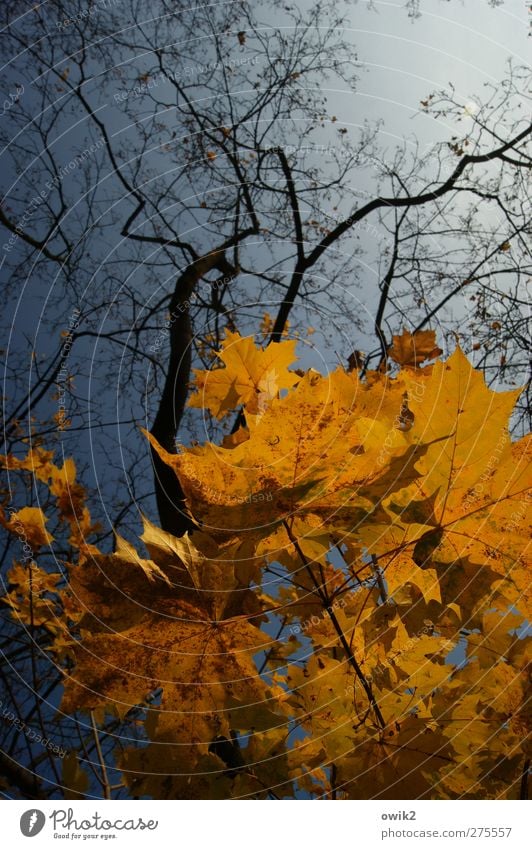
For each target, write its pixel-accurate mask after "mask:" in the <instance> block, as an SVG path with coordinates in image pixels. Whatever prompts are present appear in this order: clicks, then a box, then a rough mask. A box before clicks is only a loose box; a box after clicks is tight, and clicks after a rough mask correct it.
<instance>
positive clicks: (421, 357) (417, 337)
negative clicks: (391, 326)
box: [388, 330, 442, 368]
mask: <svg viewBox="0 0 532 849" xmlns="http://www.w3.org/2000/svg"><path fill="white" fill-rule="evenodd" d="M441 353H442V351H441V348H438V346H437V345H436V334H435V332H434V330H418V331H416V332H415V333H410V331H409V330H403V332H402V334H401V336H394V337H393V345H392V346H391V347H390V348H388V356H389V357H390V358H391V359H392V360H393V361H394V362H396V363H398V364H399V365H400V366H411V367H413V368H416V367H417V366H420V365H421V363H423V362H425V360H433V359H435V358H436V357H439V356H440V354H441Z"/></svg>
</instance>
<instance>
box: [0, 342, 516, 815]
mask: <svg viewBox="0 0 532 849" xmlns="http://www.w3.org/2000/svg"><path fill="white" fill-rule="evenodd" d="M440 354H441V351H440V350H439V349H438V348H437V347H436V344H435V339H434V334H433V333H430V332H425V333H421V334H418V335H416V337H412V336H411V335H410V334H407V333H405V334H403V336H402V337H395V338H394V344H393V347H392V348H391V350H390V351H389V360H388V364H389V365H388V370H386V369H384V368H383V369H381V370H380V371H378V372H368V373H367V374H366V375H365V376H364V377H363V378H359V377H358V376H357V373H356V371H346V370H344V369H343V368H341V367H339V368H337V369H336V370H335V371H333V372H331V373H330V374H327V375H322V374H319V373H318V372H317V371H314V370H313V369H309V370H307V371H306V372H303V371H302V370H300V369H297V368H296V366H295V361H296V351H295V343H294V342H292V341H281V342H279V343H271V344H270V345H268V346H267V347H265V348H264V349H262V348H260V347H258V346H256V345H255V344H254V342H253V340H252V339H251V338H242V337H240V336H239V335H238V334H237V333H227V336H226V339H225V342H224V345H223V349H222V350H221V351H220V353H219V355H218V358H217V364H216V367H215V368H213V369H212V370H210V371H207V372H203V371H197V372H196V373H195V387H194V392H193V394H192V395H191V398H190V405H191V406H194V407H201V408H203V409H204V410H205V411H206V413H205V414H206V416H208V414H209V413H210V414H212V416H213V417H214V418H215V419H217V420H220V421H226V422H227V423H228V430H230V425H231V423H232V421H234V417H235V413H236V412H238V411H239V410H241V411H242V413H243V416H241V420H242V421H243V422H244V423H243V424H242V425H241V426H240V427H239V429H238V430H237V431H236V432H235V433H233V434H231V435H227V436H225V437H224V439H223V442H222V444H220V445H217V444H213V443H212V442H206V443H205V444H203V445H194V446H192V447H182V448H181V449H180V450H179V452H178V453H177V454H169V453H167V452H166V451H165V450H164V449H162V448H161V447H160V446H158V445H157V444H156V443H155V441H154V440H153V437H148V438H150V439H151V441H152V444H153V445H154V447H155V449H156V450H157V451H158V452H159V454H160V456H161V458H162V459H163V460H164V461H165V462H166V463H167V464H169V465H170V466H171V467H172V469H173V470H174V471H175V474H176V475H177V476H178V478H179V481H180V483H181V487H182V488H183V490H184V493H185V495H186V499H187V509H188V511H189V512H190V515H191V516H192V517H193V519H194V522H195V524H196V530H194V531H193V532H192V533H190V534H186V535H185V536H183V537H180V538H177V537H173V536H171V535H170V534H168V533H166V532H164V531H163V530H161V529H160V528H158V527H157V526H156V525H155V524H153V523H152V522H151V521H150V520H149V519H148V518H146V517H145V518H144V520H143V521H144V530H143V533H142V536H141V537H140V539H139V540H138V541H137V542H136V543H135V544H132V543H130V542H128V541H126V540H125V539H123V538H121V537H120V536H117V538H116V543H115V547H114V551H113V552H112V553H104V552H101V551H99V550H98V549H97V548H96V546H95V545H94V544H92V543H91V534H92V533H93V531H94V527H93V525H92V523H91V517H90V514H89V509H88V506H87V504H86V503H85V496H84V491H83V489H82V488H81V486H80V485H79V484H78V483H77V482H76V478H75V467H74V464H73V461H72V460H67V461H66V462H65V464H64V465H63V466H62V467H58V466H56V465H55V464H54V462H53V457H52V455H51V454H50V453H49V452H46V451H44V450H43V449H42V448H35V449H33V450H32V451H30V452H29V453H28V455H27V457H25V458H22V459H21V458H18V459H17V458H15V457H12V456H8V457H6V458H4V465H5V466H6V467H8V468H9V470H10V474H15V473H16V474H21V475H33V476H34V477H35V478H37V480H38V481H40V482H41V483H42V484H44V485H45V486H46V487H48V488H49V490H50V493H51V494H52V495H53V497H54V499H55V503H56V519H57V522H58V527H59V528H61V527H62V528H63V529H64V530H65V531H66V533H67V534H68V537H69V545H70V550H71V552H72V556H71V557H70V558H69V559H63V560H62V561H61V562H60V570H59V571H58V570H57V567H55V569H52V567H50V566H49V565H47V564H48V563H49V561H46V560H45V559H44V554H45V552H46V551H47V550H49V549H50V548H51V549H52V550H53V546H54V540H53V539H52V536H51V534H50V533H49V532H48V531H47V530H46V524H47V521H48V519H47V516H45V515H44V513H43V511H42V510H41V509H40V508H38V507H31V508H30V507H25V508H22V509H20V510H18V511H17V512H11V513H9V512H8V510H7V509H6V510H5V511H4V512H3V515H2V522H3V524H4V525H5V526H6V527H7V528H8V530H11V531H12V532H13V533H17V530H16V527H15V526H17V527H18V528H19V529H20V528H21V527H22V528H23V529H24V533H25V535H26V537H27V539H28V541H29V542H30V544H31V546H32V549H33V551H34V555H35V557H34V559H33V560H32V561H31V562H30V563H26V564H24V565H23V564H21V563H15V564H14V566H13V568H12V570H11V573H10V574H9V581H10V586H11V589H10V591H9V593H8V594H7V595H6V596H5V598H4V602H5V603H6V604H7V605H9V608H10V611H11V614H12V616H13V617H14V618H15V619H16V620H17V621H19V622H20V623H22V624H23V625H27V624H28V623H29V622H30V621H31V622H32V624H33V625H34V626H38V627H39V628H41V629H42V630H43V632H45V633H46V634H47V635H48V642H47V651H48V652H49V653H50V655H51V656H52V658H53V659H54V662H56V663H57V664H59V665H60V666H61V667H62V669H63V670H64V692H63V695H62V700H61V704H60V711H61V712H63V713H66V714H75V713H77V712H81V714H89V713H90V714H91V716H92V717H93V718H95V719H96V721H97V722H98V723H100V724H101V725H103V723H104V721H105V717H106V716H108V715H115V716H118V717H120V718H121V719H124V718H125V717H127V715H128V712H129V711H130V710H131V709H132V707H134V706H135V705H139V704H143V703H145V700H146V698H147V696H149V694H150V693H153V692H155V691H158V690H161V691H162V697H161V699H160V701H155V702H153V703H152V706H151V707H149V709H147V711H146V713H145V717H144V721H143V727H144V734H145V738H146V741H147V742H146V743H145V744H143V745H136V744H131V745H129V746H128V745H124V744H123V745H122V747H121V749H120V751H117V753H116V755H115V766H116V768H117V769H119V770H120V775H121V781H122V783H123V784H125V785H126V786H127V787H128V788H129V791H130V793H131V795H134V796H136V797H138V796H152V797H155V798H235V797H237V798H241V797H244V798H268V797H270V798H271V797H273V798H294V797H295V798H301V796H302V795H303V796H308V795H310V796H312V797H318V798H320V797H324V798H335V799H343V798H352V799H368V798H387V799H416V798H518V797H519V793H520V787H521V786H522V782H523V775H524V771H526V769H527V768H528V767H527V764H528V758H529V749H528V748H527V741H528V733H529V725H530V715H529V712H528V710H527V696H528V692H527V686H528V675H529V667H527V664H529V662H530V661H529V648H530V637H528V636H527V635H526V617H527V614H528V615H529V614H530V593H529V578H528V574H527V563H526V561H525V552H526V549H527V545H528V541H529V537H530V510H529V500H528V498H529V497H528V495H527V492H528V491H529V489H528V488H529V485H530V466H529V464H528V462H527V452H528V451H529V445H530V440H529V439H528V438H526V439H522V440H520V441H519V442H512V441H511V439H510V436H509V433H508V423H509V418H510V416H511V413H512V409H513V407H514V404H515V402H516V399H517V397H518V392H517V391H512V392H494V391H491V390H490V389H488V388H487V387H486V385H485V383H484V379H483V377H482V376H481V374H480V373H478V372H476V371H475V370H474V369H473V368H472V367H471V365H470V364H469V362H468V360H467V358H466V357H465V356H464V354H463V353H462V352H461V350H460V349H459V348H457V349H456V350H455V351H454V353H453V354H452V355H451V356H450V357H449V358H448V359H446V360H445V361H442V360H438V361H436V362H434V359H435V358H436V357H438V356H440ZM41 559H43V564H44V565H40V561H41ZM73 758H74V759H73V762H72V761H71V762H69V764H70V768H71V771H72V763H74V771H75V770H78V772H79V771H80V770H81V773H80V775H81V777H80V775H77V773H76V775H77V778H76V780H77V781H78V785H79V787H80V788H83V782H84V779H83V764H82V759H81V758H78V761H76V755H75V754H74V756H73ZM78 762H79V763H78ZM72 774H73V773H72ZM85 786H86V784H85Z"/></svg>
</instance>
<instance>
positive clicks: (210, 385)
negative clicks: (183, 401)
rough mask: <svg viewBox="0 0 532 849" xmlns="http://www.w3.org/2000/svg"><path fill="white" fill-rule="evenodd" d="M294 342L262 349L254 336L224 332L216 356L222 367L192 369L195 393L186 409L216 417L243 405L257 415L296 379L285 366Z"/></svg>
mask: <svg viewBox="0 0 532 849" xmlns="http://www.w3.org/2000/svg"><path fill="white" fill-rule="evenodd" d="M295 346H296V342H295V340H291V341H286V342H271V343H270V344H269V345H267V347H266V348H264V350H263V349H262V348H257V347H256V345H255V343H254V341H253V337H251V336H247V337H242V336H240V334H239V333H232V332H231V331H229V330H227V331H226V336H225V339H224V341H223V343H222V350H221V351H220V353H219V354H217V356H218V358H219V360H220V361H221V362H222V363H223V365H224V368H218V369H213V370H211V371H202V370H200V369H195V370H194V374H195V383H196V386H197V391H196V392H195V393H194V394H193V395H192V396H191V397H190V400H189V406H191V407H199V408H207V409H209V410H210V411H211V413H212V414H213V415H214V416H216V418H218V419H221V418H223V417H224V416H225V415H226V414H227V413H228V412H230V411H231V410H234V409H236V407H237V406H238V405H239V404H244V405H245V407H246V412H248V413H251V414H255V413H257V412H259V410H260V405H261V403H262V405H264V404H265V403H266V402H268V401H270V400H271V399H272V398H274V397H276V395H277V393H278V392H280V391H281V390H282V389H291V388H292V387H293V386H294V384H296V383H297V382H298V380H299V376H298V375H297V374H295V372H291V371H288V366H289V365H290V364H291V363H293V362H294V360H296V359H297V358H296V355H295Z"/></svg>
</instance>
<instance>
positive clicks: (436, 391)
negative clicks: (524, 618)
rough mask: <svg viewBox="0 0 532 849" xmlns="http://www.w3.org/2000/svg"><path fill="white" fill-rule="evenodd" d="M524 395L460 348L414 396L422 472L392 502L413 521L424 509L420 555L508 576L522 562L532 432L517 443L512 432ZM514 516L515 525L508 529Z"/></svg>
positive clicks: (527, 531) (415, 432) (424, 560)
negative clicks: (493, 379) (489, 378)
mask: <svg viewBox="0 0 532 849" xmlns="http://www.w3.org/2000/svg"><path fill="white" fill-rule="evenodd" d="M518 395H519V390H516V391H511V392H493V391H492V390H490V389H488V387H487V386H486V385H485V382H484V379H483V377H482V375H481V374H480V373H479V372H476V371H475V370H474V369H473V368H472V366H471V365H470V363H469V361H468V360H467V358H466V357H465V355H464V354H463V353H462V351H461V350H460V349H459V348H457V350H456V351H455V352H454V354H453V355H452V356H451V357H450V358H449V359H448V360H447V362H446V363H437V364H436V365H435V366H434V368H433V370H432V373H431V375H430V377H429V379H428V381H427V383H426V386H425V392H424V395H423V397H422V398H420V399H419V400H414V399H413V400H412V401H411V406H412V410H413V412H414V415H415V422H414V426H413V428H412V430H411V436H412V439H413V440H419V441H428V442H430V445H429V446H428V447H427V451H426V452H425V453H424V455H423V457H421V458H419V460H418V461H417V463H416V468H417V469H418V471H419V472H420V473H421V477H420V478H419V479H418V480H417V481H414V482H413V483H412V484H411V486H409V487H407V488H406V489H405V490H403V491H402V492H401V493H400V494H397V495H394V496H393V510H394V511H395V513H396V514H399V515H400V516H401V517H402V519H403V520H407V521H409V520H411V519H412V510H415V511H417V514H416V515H417V516H418V517H419V518H418V521H420V519H421V517H422V515H423V510H424V509H425V511H426V512H425V519H424V521H425V523H426V526H427V527H426V535H425V539H426V542H427V545H425V547H424V549H423V551H422V552H421V551H420V556H418V558H417V559H418V562H420V563H425V564H428V563H429V562H430V560H432V561H434V562H438V563H441V564H450V563H452V562H454V561H456V560H458V559H460V558H462V559H463V558H468V559H469V560H470V562H474V563H479V564H489V565H490V568H491V569H493V570H494V571H496V572H499V573H500V574H501V575H504V576H506V575H507V574H509V572H510V571H511V569H512V568H514V567H518V568H519V564H522V562H523V561H522V558H523V556H524V552H525V550H526V543H527V541H528V539H529V535H530V522H531V520H532V515H531V511H530V506H529V498H528V492H529V490H530V484H531V483H532V476H531V472H530V463H529V462H527V456H529V452H530V445H531V442H530V439H528V438H524V439H523V440H520V441H519V442H518V443H512V442H511V441H510V437H509V434H508V421H509V416H510V414H511V411H512V409H513V406H514V404H515V401H516V400H517V397H518ZM420 501H423V503H422V504H420V503H419V502H420ZM416 502H417V503H416ZM391 503H392V501H390V504H391ZM516 517H519V520H518V521H516ZM421 521H423V520H422V519H421ZM512 523H513V525H514V526H515V527H514V528H513V531H512V533H508V534H505V533H504V530H505V528H508V527H509V525H511V524H512Z"/></svg>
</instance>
